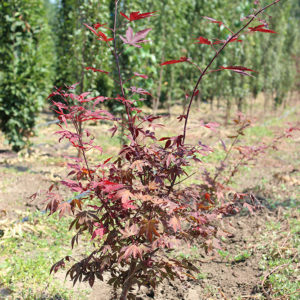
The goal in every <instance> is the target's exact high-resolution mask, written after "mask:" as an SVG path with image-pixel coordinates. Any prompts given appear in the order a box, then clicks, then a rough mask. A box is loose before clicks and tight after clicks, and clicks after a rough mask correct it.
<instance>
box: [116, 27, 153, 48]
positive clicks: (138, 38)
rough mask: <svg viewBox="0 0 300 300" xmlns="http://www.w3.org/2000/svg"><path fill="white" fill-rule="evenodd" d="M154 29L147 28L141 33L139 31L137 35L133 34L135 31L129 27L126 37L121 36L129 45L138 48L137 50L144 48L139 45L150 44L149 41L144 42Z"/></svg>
mask: <svg viewBox="0 0 300 300" xmlns="http://www.w3.org/2000/svg"><path fill="white" fill-rule="evenodd" d="M151 30H152V28H147V29H144V30H141V31H138V32H137V33H136V34H134V33H133V29H132V28H131V27H130V26H129V27H128V29H127V31H126V37H123V36H122V35H119V36H120V39H121V40H122V41H123V42H124V43H125V44H128V45H131V46H134V47H137V48H142V46H140V45H138V44H141V43H146V42H148V41H147V40H144V38H145V37H146V36H147V34H148V33H149V31H151Z"/></svg>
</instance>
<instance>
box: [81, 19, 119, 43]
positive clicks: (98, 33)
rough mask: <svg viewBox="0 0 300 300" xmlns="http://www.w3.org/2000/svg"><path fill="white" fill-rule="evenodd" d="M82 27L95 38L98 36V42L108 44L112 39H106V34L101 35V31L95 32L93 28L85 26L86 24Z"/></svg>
mask: <svg viewBox="0 0 300 300" xmlns="http://www.w3.org/2000/svg"><path fill="white" fill-rule="evenodd" d="M83 25H84V26H85V27H87V28H88V29H89V30H90V31H91V32H92V33H93V34H94V35H96V36H98V37H99V39H98V40H100V41H104V42H106V43H107V42H110V41H113V38H108V37H107V36H106V34H105V33H103V32H102V31H98V32H97V31H96V30H95V29H94V28H93V27H91V26H89V25H87V24H85V23H83Z"/></svg>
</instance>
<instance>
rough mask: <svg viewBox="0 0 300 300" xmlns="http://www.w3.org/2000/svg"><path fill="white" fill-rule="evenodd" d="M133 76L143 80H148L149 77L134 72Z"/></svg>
mask: <svg viewBox="0 0 300 300" xmlns="http://www.w3.org/2000/svg"><path fill="white" fill-rule="evenodd" d="M133 75H134V76H136V77H141V78H144V79H148V76H147V75H144V74H140V73H136V72H134V73H133Z"/></svg>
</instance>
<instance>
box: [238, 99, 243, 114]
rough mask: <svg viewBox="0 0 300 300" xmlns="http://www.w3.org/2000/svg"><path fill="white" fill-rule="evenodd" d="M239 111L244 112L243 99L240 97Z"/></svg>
mask: <svg viewBox="0 0 300 300" xmlns="http://www.w3.org/2000/svg"><path fill="white" fill-rule="evenodd" d="M237 109H238V111H239V112H242V109H243V98H242V97H239V98H238V99H237Z"/></svg>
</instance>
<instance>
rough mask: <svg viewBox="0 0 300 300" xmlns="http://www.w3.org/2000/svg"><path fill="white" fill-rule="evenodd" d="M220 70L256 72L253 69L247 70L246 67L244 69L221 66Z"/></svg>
mask: <svg viewBox="0 0 300 300" xmlns="http://www.w3.org/2000/svg"><path fill="white" fill-rule="evenodd" d="M220 68H221V69H223V70H233V71H249V72H256V71H254V70H252V69H248V68H245V67H242V66H228V67H223V66H221V67H220Z"/></svg>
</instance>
